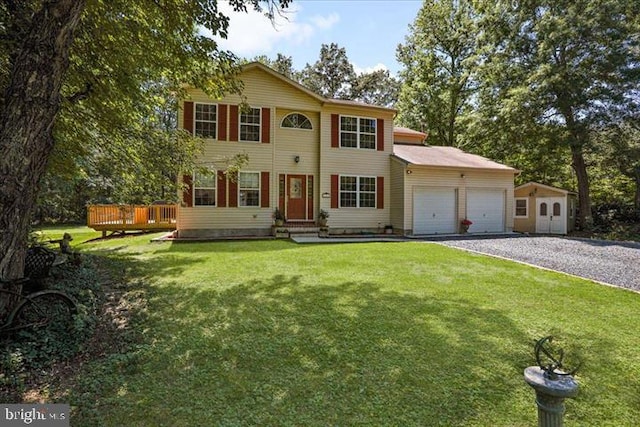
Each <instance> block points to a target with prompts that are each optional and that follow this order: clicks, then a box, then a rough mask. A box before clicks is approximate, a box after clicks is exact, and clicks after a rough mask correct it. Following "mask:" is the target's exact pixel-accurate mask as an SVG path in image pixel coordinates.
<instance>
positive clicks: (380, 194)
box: [376, 176, 384, 209]
mask: <svg viewBox="0 0 640 427" xmlns="http://www.w3.org/2000/svg"><path fill="white" fill-rule="evenodd" d="M376 207H377V208H378V209H384V177H383V176H379V177H378V182H377V184H376Z"/></svg>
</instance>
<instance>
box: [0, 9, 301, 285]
mask: <svg viewBox="0 0 640 427" xmlns="http://www.w3.org/2000/svg"><path fill="white" fill-rule="evenodd" d="M289 1H290V0H279V1H277V0H267V1H266V3H267V8H268V10H267V14H269V13H270V14H273V13H274V11H275V10H276V8H277V7H278V4H279V6H286V5H287V4H288V3H289ZM231 3H232V5H233V6H234V8H236V9H238V10H240V9H244V10H246V7H247V6H249V7H255V8H259V6H260V1H259V0H247V1H242V0H231ZM0 24H1V25H0V34H1V36H2V37H1V38H0V84H1V85H2V91H0V92H1V95H0V96H1V98H0V182H1V183H2V185H1V187H0V279H2V280H7V279H13V278H17V277H20V276H21V275H22V270H23V265H24V254H25V251H26V241H27V232H28V227H29V221H30V218H31V216H32V213H33V207H34V203H35V199H36V196H37V190H38V184H39V182H40V179H41V177H42V176H43V174H44V171H45V169H46V166H47V162H48V160H49V158H50V156H51V153H52V150H53V149H54V146H55V145H56V141H61V143H62V142H64V143H65V144H67V145H68V147H67V148H68V150H69V151H68V152H69V153H73V152H74V151H73V150H76V152H80V153H82V152H85V151H86V150H90V149H92V148H87V147H84V146H83V144H85V142H87V141H95V140H97V139H98V138H103V144H104V145H109V144H111V143H112V142H115V141H124V140H125V139H126V138H125V135H127V134H130V135H133V134H136V133H137V132H143V131H144V120H141V118H142V117H147V116H150V114H149V113H150V112H151V111H153V110H154V108H156V106H157V104H158V102H161V101H160V99H161V98H163V96H162V95H158V94H157V93H156V90H157V87H154V84H155V83H156V82H165V83H166V86H165V89H163V90H162V94H167V93H170V92H174V93H179V91H180V89H181V86H180V84H181V83H189V84H193V85H196V86H198V87H200V88H202V89H203V90H205V91H206V92H207V93H209V94H210V95H212V96H216V95H221V94H222V93H223V92H225V91H229V90H235V89H237V88H238V86H237V84H236V83H235V82H234V79H233V78H232V77H233V75H234V72H235V67H234V64H233V59H234V57H233V55H231V54H229V53H224V52H220V51H219V50H218V49H217V44H216V42H215V41H214V40H213V39H211V38H208V37H206V36H205V35H204V34H203V33H204V32H205V31H203V30H208V31H209V32H210V33H211V34H213V35H220V36H225V35H226V29H227V24H228V19H227V18H226V17H225V16H224V15H222V14H221V13H220V12H219V11H218V8H217V1H216V0H199V1H190V2H186V3H185V2H184V1H181V0H166V1H162V2H148V1H143V0H21V1H14V0H5V1H3V2H2V3H1V4H0ZM114 135H115V137H113V136H114ZM85 138H86V139H85Z"/></svg>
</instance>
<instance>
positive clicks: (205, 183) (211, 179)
mask: <svg viewBox="0 0 640 427" xmlns="http://www.w3.org/2000/svg"><path fill="white" fill-rule="evenodd" d="M193 182H194V186H193V187H194V191H193V198H194V200H193V205H194V206H215V205H216V171H214V170H210V171H208V172H207V173H202V172H195V173H194V174H193Z"/></svg>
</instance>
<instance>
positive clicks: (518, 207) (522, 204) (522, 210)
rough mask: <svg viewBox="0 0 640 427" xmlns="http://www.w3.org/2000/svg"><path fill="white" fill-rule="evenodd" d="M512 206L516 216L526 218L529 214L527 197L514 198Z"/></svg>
mask: <svg viewBox="0 0 640 427" xmlns="http://www.w3.org/2000/svg"><path fill="white" fill-rule="evenodd" d="M514 207H515V217H516V218H527V217H528V216H529V199H527V198H516V199H515V205H514Z"/></svg>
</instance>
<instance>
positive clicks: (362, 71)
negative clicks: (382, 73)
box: [351, 62, 389, 74]
mask: <svg viewBox="0 0 640 427" xmlns="http://www.w3.org/2000/svg"><path fill="white" fill-rule="evenodd" d="M351 65H353V71H355V72H356V74H367V73H372V72H374V71H379V70H388V69H389V67H387V66H386V65H384V64H383V63H381V62H378V63H377V64H376V65H374V66H373V67H365V68H361V67H359V66H358V65H357V64H356V63H354V62H352V63H351Z"/></svg>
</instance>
